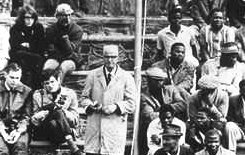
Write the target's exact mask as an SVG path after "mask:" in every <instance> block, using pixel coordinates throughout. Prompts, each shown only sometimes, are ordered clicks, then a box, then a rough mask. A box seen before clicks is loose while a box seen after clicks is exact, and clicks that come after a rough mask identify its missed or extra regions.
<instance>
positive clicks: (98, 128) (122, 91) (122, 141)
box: [82, 67, 136, 155]
mask: <svg viewBox="0 0 245 155" xmlns="http://www.w3.org/2000/svg"><path fill="white" fill-rule="evenodd" d="M135 93H136V87H135V83H134V80H133V78H132V76H131V75H130V74H129V73H128V72H126V71H124V70H123V69H121V68H120V67H118V69H117V71H116V73H115V76H114V77H113V78H112V80H111V82H110V83H109V84H108V85H107V84H106V79H105V75H104V73H103V67H99V68H97V69H95V70H93V71H92V72H91V73H90V74H89V75H88V77H87V80H86V84H85V88H84V91H83V95H82V96H83V97H84V98H86V99H87V101H88V100H89V101H90V103H92V102H91V101H97V102H98V103H100V104H102V106H105V105H109V104H116V105H117V106H118V108H119V109H120V114H119V113H112V114H110V115H105V114H103V113H92V114H91V115H88V118H87V126H86V132H85V146H84V151H85V152H86V153H99V154H120V155H123V154H124V149H125V145H126V133H127V116H128V114H129V113H133V112H134V110H135V96H136V94H135ZM86 99H85V100H84V102H82V103H83V105H85V103H88V102H87V101H86Z"/></svg>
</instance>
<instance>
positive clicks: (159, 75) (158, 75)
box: [145, 67, 168, 80]
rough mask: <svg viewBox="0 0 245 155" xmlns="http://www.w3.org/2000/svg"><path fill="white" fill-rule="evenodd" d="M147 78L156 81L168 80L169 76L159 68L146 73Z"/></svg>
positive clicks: (151, 68)
mask: <svg viewBox="0 0 245 155" xmlns="http://www.w3.org/2000/svg"><path fill="white" fill-rule="evenodd" d="M145 74H146V76H148V77H150V78H152V79H156V80H163V79H166V78H168V74H167V73H166V72H164V71H163V70H162V69H161V68H158V67H150V68H148V69H147V70H146V71H145Z"/></svg>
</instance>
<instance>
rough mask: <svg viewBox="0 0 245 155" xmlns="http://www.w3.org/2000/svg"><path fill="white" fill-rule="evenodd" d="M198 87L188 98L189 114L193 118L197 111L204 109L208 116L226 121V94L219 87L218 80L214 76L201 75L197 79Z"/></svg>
mask: <svg viewBox="0 0 245 155" xmlns="http://www.w3.org/2000/svg"><path fill="white" fill-rule="evenodd" d="M198 86H199V88H200V90H199V91H197V92H196V93H195V94H193V95H191V97H190V98H189V103H188V105H189V116H190V119H191V120H192V119H195V115H196V114H197V113H198V112H199V111H206V113H207V114H208V117H210V119H212V120H215V121H221V122H226V119H225V118H226V116H227V112H228V106H229V105H228V100H229V98H228V95H227V93H226V92H225V91H223V90H221V89H219V88H218V87H219V81H218V79H217V78H216V77H215V76H208V75H206V76H203V77H201V78H200V79H199V80H198Z"/></svg>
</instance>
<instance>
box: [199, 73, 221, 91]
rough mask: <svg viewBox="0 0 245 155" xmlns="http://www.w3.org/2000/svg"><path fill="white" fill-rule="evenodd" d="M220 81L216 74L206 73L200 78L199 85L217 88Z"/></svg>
mask: <svg viewBox="0 0 245 155" xmlns="http://www.w3.org/2000/svg"><path fill="white" fill-rule="evenodd" d="M219 84H220V82H219V80H218V79H217V77H216V76H211V75H204V76H202V77H201V78H200V79H199V80H198V86H199V87H200V88H201V89H216V88H218V86H219Z"/></svg>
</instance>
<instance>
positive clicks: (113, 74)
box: [104, 65, 118, 77]
mask: <svg viewBox="0 0 245 155" xmlns="http://www.w3.org/2000/svg"><path fill="white" fill-rule="evenodd" d="M104 68H105V73H106V76H108V74H109V73H111V76H112V77H114V76H115V75H116V72H117V69H118V66H117V65H116V67H114V68H113V69H112V71H111V72H109V71H108V70H107V68H106V67H104Z"/></svg>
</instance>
